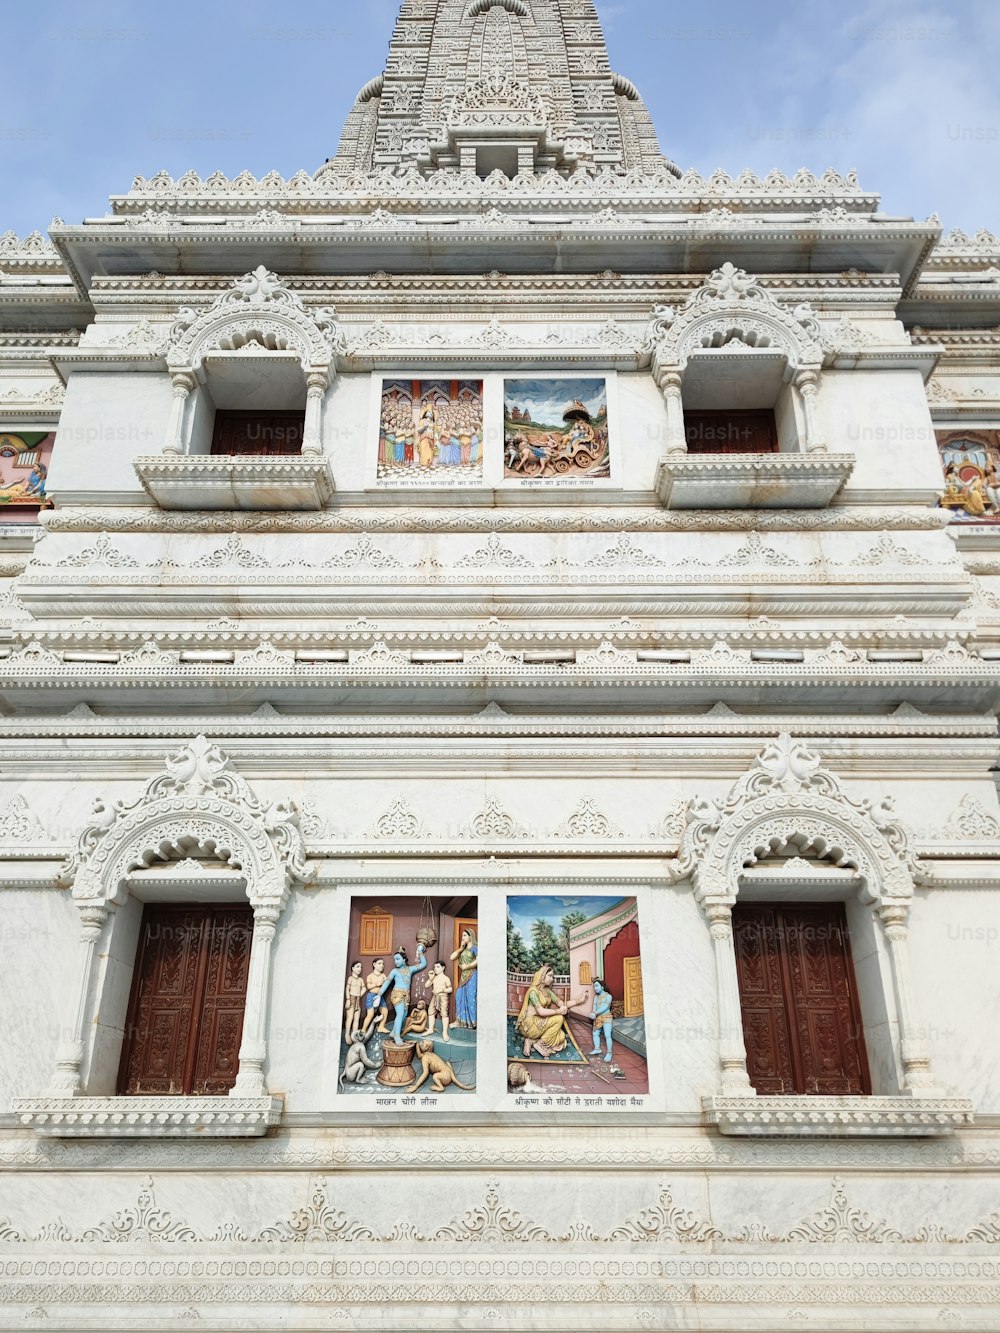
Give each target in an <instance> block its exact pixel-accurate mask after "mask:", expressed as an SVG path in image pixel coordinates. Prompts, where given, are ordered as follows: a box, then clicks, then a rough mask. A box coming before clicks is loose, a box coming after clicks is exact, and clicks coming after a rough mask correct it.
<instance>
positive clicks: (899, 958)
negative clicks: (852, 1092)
mask: <svg viewBox="0 0 1000 1333" xmlns="http://www.w3.org/2000/svg"><path fill="white" fill-rule="evenodd" d="M880 915H881V917H882V925H883V927H884V928H885V936H886V939H887V940H888V941H889V960H890V963H891V965H892V980H893V986H894V988H895V991H896V1012H897V1014H898V1017H899V1051H900V1055H901V1057H902V1060H903V1078H904V1091H906V1092H911V1091H912V1092H915V1093H919V1095H921V1096H923V1097H926V1096H927V1095H928V1093H929V1092H933V1091H934V1080H933V1078H932V1076H931V1060H930V1053H929V1052H928V1049H927V1043H926V1041H925V1039H924V1037H923V1036H922V1035H921V1032H920V1023H919V1021H918V1018H917V1013H916V1004H915V1001H914V998H913V986H912V983H911V980H910V950H909V943H908V941H909V934H910V930H909V905H908V904H907V903H883V905H882V907H881V908H880Z"/></svg>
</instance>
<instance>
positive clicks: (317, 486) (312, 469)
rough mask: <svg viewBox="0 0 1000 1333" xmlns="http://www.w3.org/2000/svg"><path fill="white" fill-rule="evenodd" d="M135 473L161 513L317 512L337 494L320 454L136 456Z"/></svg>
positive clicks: (328, 466)
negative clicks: (234, 511)
mask: <svg viewBox="0 0 1000 1333" xmlns="http://www.w3.org/2000/svg"><path fill="white" fill-rule="evenodd" d="M135 471H136V475H137V476H138V478H139V480H140V481H141V482H142V484H143V486H144V487H145V489H146V490H147V491H148V493H149V494H150V495H151V496H152V498H153V499H154V500H155V501H156V503H157V504H158V505H159V506H160V508H161V509H191V510H206V509H207V510H210V509H225V510H236V509H239V510H292V509H309V510H316V509H322V508H323V506H324V505H325V504H326V503H327V501H328V500H329V499H330V497H331V496H332V495H333V491H334V482H333V473H332V472H331V470H330V463H329V460H328V459H326V458H325V457H323V456H322V455H319V454H286V455H280V456H276V457H267V456H261V457H234V456H231V455H228V454H154V455H152V456H151V457H146V458H137V459H136V460H135Z"/></svg>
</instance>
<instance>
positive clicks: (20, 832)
mask: <svg viewBox="0 0 1000 1333" xmlns="http://www.w3.org/2000/svg"><path fill="white" fill-rule="evenodd" d="M47 841H48V834H47V833H46V831H45V829H44V827H43V826H42V822H41V820H40V819H39V818H38V816H37V815H36V814H35V813H34V811H33V810H31V809H29V807H28V803H27V801H26V800H25V799H24V797H23V796H14V797H12V799H11V800H10V802H9V803H8V804H7V806H6V807H5V808H4V809H3V811H2V812H0V843H12V844H21V843H32V842H47Z"/></svg>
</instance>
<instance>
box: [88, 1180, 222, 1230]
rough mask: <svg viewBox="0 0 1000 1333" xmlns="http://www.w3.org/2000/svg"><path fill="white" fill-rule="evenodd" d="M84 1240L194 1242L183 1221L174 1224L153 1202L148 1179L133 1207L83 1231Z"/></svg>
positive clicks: (167, 1214) (169, 1216) (151, 1186)
mask: <svg viewBox="0 0 1000 1333" xmlns="http://www.w3.org/2000/svg"><path fill="white" fill-rule="evenodd" d="M80 1239H81V1240H85V1241H95V1240H97V1241H100V1240H103V1241H114V1242H116V1243H118V1244H123V1243H125V1242H127V1241H154V1242H155V1241H194V1240H197V1239H198V1237H197V1236H196V1234H195V1232H194V1231H193V1230H192V1229H191V1227H189V1226H188V1225H187V1223H185V1222H175V1221H174V1219H173V1217H172V1216H171V1214H170V1213H169V1212H167V1211H166V1209H163V1208H160V1207H158V1206H157V1203H156V1196H155V1194H154V1191H153V1182H152V1180H149V1179H147V1180H146V1182H145V1184H144V1185H143V1187H142V1188H141V1189H140V1191H139V1198H138V1201H137V1202H136V1205H135V1207H133V1208H125V1209H123V1210H122V1211H121V1212H120V1213H116V1214H115V1215H114V1217H112V1218H111V1219H110V1220H109V1221H107V1222H103V1223H101V1225H100V1226H97V1227H93V1228H92V1229H91V1230H89V1231H85V1232H84V1233H83V1235H82V1236H81V1238H80Z"/></svg>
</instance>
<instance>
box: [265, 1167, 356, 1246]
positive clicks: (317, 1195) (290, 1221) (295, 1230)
mask: <svg viewBox="0 0 1000 1333" xmlns="http://www.w3.org/2000/svg"><path fill="white" fill-rule="evenodd" d="M257 1239H258V1240H262V1241H297V1242H300V1243H302V1244H305V1243H307V1242H315V1241H321V1242H330V1241H375V1240H377V1239H378V1237H377V1236H376V1235H375V1233H374V1231H372V1230H370V1229H369V1228H368V1227H365V1226H362V1225H361V1224H360V1223H358V1222H352V1221H351V1220H350V1218H349V1217H347V1216H346V1214H344V1213H342V1212H340V1210H339V1209H337V1208H334V1207H333V1206H332V1204H331V1203H330V1200H329V1198H328V1194H327V1183H326V1180H325V1179H323V1178H322V1177H321V1178H320V1179H319V1180H317V1182H316V1185H315V1188H314V1189H313V1192H312V1197H311V1199H310V1200H309V1204H308V1206H307V1207H305V1208H300V1209H298V1210H297V1211H296V1212H294V1213H292V1215H291V1217H289V1218H287V1219H285V1220H284V1221H281V1222H276V1223H275V1224H274V1226H271V1227H265V1228H264V1230H263V1231H261V1232H260V1234H259V1236H258V1237H257Z"/></svg>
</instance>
